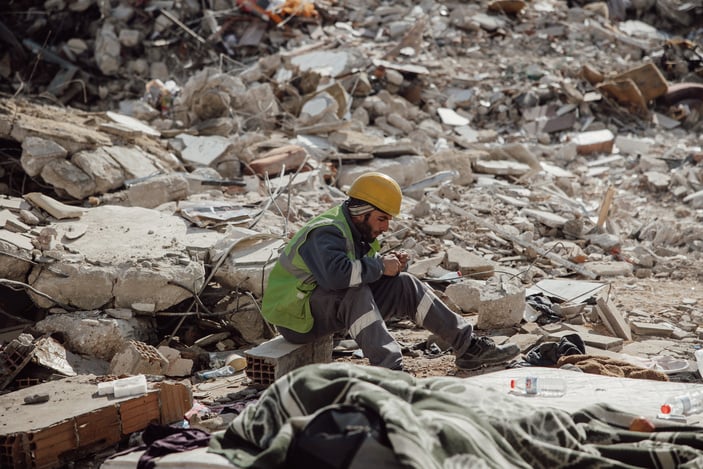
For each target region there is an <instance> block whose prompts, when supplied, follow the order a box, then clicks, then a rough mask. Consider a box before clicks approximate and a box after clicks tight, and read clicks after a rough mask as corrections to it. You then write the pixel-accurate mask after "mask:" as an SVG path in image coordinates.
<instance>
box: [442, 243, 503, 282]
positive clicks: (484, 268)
mask: <svg viewBox="0 0 703 469" xmlns="http://www.w3.org/2000/svg"><path fill="white" fill-rule="evenodd" d="M443 266H444V268H446V269H447V270H451V271H459V272H461V275H462V276H464V277H466V278H471V279H476V280H484V279H488V278H491V277H492V276H493V272H494V271H495V268H496V263H495V262H493V261H491V260H489V259H486V258H484V257H483V256H480V255H478V254H475V253H473V252H470V251H467V250H466V249H464V248H461V247H459V246H452V247H451V248H449V249H447V252H446V254H445V258H444V261H443Z"/></svg>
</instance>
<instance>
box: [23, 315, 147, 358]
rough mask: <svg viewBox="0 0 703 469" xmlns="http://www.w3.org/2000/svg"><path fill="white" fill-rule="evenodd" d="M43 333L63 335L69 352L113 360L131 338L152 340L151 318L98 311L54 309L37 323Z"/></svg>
mask: <svg viewBox="0 0 703 469" xmlns="http://www.w3.org/2000/svg"><path fill="white" fill-rule="evenodd" d="M34 330H36V331H37V332H38V333H40V334H60V335H61V337H63V340H64V345H65V347H66V348H68V349H69V350H70V351H72V352H74V353H78V354H81V355H85V356H90V357H96V358H100V359H102V360H106V361H110V360H112V358H113V357H114V355H115V354H116V353H117V352H118V351H119V350H120V349H121V348H122V347H123V345H124V343H125V342H127V341H129V340H138V341H151V340H154V339H156V337H154V336H153V332H152V326H151V321H150V320H149V319H146V318H129V319H116V318H112V317H109V316H108V315H106V314H103V313H100V312H99V311H78V312H74V313H68V312H61V311H58V310H52V314H49V315H48V316H47V317H46V318H44V319H42V320H41V321H38V322H37V323H36V324H35V325H34Z"/></svg>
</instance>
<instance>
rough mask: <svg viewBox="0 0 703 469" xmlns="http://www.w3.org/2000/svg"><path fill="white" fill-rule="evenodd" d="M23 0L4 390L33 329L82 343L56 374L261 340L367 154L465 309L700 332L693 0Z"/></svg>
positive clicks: (167, 360)
mask: <svg viewBox="0 0 703 469" xmlns="http://www.w3.org/2000/svg"><path fill="white" fill-rule="evenodd" d="M35 3H36V2H28V1H24V2H23V1H20V2H12V4H11V5H10V6H9V7H8V9H7V11H3V12H2V13H0V42H2V43H3V45H4V47H2V48H1V49H0V50H2V52H0V75H1V76H2V77H3V80H2V81H1V82H0V92H1V93H2V94H0V140H2V142H3V145H2V152H3V154H4V158H3V164H2V165H0V193H1V194H2V196H1V197H0V273H1V274H0V289H2V290H3V294H2V295H0V297H2V298H0V314H2V316H3V317H4V318H6V320H7V327H6V328H5V329H2V330H0V332H2V333H3V335H2V336H1V337H2V340H3V341H4V343H5V344H6V345H5V347H4V349H0V359H2V358H3V356H5V358H4V359H3V360H2V362H0V368H1V369H7V370H6V371H7V373H5V374H8V373H11V375H12V378H10V379H6V380H5V381H4V382H3V383H1V384H2V387H0V392H1V391H3V390H12V389H18V388H19V387H20V385H19V384H20V382H23V383H29V384H37V383H38V382H40V381H43V380H44V378H43V376H44V375H42V374H39V373H38V371H37V366H39V367H41V366H40V365H38V363H37V360H36V359H35V356H36V352H35V350H37V349H42V348H43V347H47V345H46V344H45V343H42V342H41V341H42V340H46V337H53V338H55V339H56V342H55V343H56V344H58V347H63V348H65V350H64V351H63V352H64V353H65V352H68V353H69V354H76V355H80V356H82V357H90V358H91V359H94V361H93V363H91V364H87V363H85V362H83V361H81V362H76V361H75V360H74V359H75V357H72V360H71V363H73V364H74V367H76V366H78V367H79V368H78V369H74V368H72V367H71V365H67V363H66V362H65V361H63V360H62V361H61V366H56V365H55V364H54V365H53V366H50V367H49V369H50V370H51V372H53V373H58V374H61V373H63V375H64V376H74V375H76V374H78V375H81V374H82V373H84V372H86V370H88V372H90V373H96V374H97V375H106V376H119V375H125V374H135V373H147V374H149V375H164V376H167V377H171V378H173V377H179V378H182V377H192V376H193V375H194V373H196V372H197V371H200V370H203V369H207V368H218V369H219V368H220V367H223V366H226V365H227V363H229V362H228V361H227V360H225V359H224V358H226V357H225V356H230V355H231V354H232V353H233V352H235V351H241V350H245V349H247V348H248V347H252V346H254V345H259V346H260V345H261V344H263V343H267V341H269V340H270V339H272V338H274V336H275V335H276V334H275V331H273V330H272V329H271V327H270V326H269V325H268V324H266V323H265V322H264V321H263V320H262V318H261V316H260V314H259V311H258V307H259V303H260V299H261V296H262V294H263V291H264V288H265V284H266V278H267V274H268V272H269V271H270V269H271V268H272V267H273V263H274V261H275V260H276V258H277V255H278V252H279V249H280V248H281V247H282V246H283V245H284V244H285V242H286V240H287V239H288V237H289V236H290V235H291V234H292V233H294V232H295V230H296V229H297V228H298V227H299V226H301V225H302V224H303V223H304V222H305V221H307V220H308V219H310V217H312V216H314V215H315V214H317V213H319V212H320V211H322V210H323V209H325V208H327V207H329V206H330V205H332V204H335V203H339V202H341V201H342V200H344V198H345V195H344V191H345V189H346V188H347V187H348V186H349V184H350V183H351V182H352V181H353V180H354V179H355V178H356V177H357V176H359V175H360V174H362V173H364V172H367V171H370V170H375V171H381V172H383V173H385V174H388V175H390V176H392V177H393V178H395V179H396V180H397V181H398V183H399V184H400V185H401V187H402V188H403V193H404V195H405V198H404V201H403V215H401V216H400V217H399V218H397V219H395V220H393V224H392V233H389V234H387V235H386V236H385V237H384V238H383V240H382V241H383V247H384V248H385V249H396V248H403V249H405V250H407V251H408V252H410V253H411V255H412V259H413V262H412V263H411V265H410V271H411V272H412V273H414V274H416V275H417V276H419V277H420V278H422V279H423V280H425V281H426V282H428V283H430V284H431V285H433V286H435V287H436V290H437V292H438V294H440V295H441V296H442V297H443V299H445V300H446V301H447V303H448V304H449V305H450V306H451V307H452V308H453V309H455V310H457V311H460V312H462V313H464V314H466V315H467V316H468V317H470V318H472V320H475V324H476V326H477V328H478V329H479V330H481V331H498V332H500V333H501V334H505V336H506V337H505V340H512V341H514V342H516V343H519V344H520V345H521V347H522V349H523V350H524V351H527V350H530V348H531V347H533V346H535V345H536V344H538V343H541V342H542V341H544V340H559V338H560V337H563V336H564V335H566V334H570V333H573V332H574V331H577V332H578V333H579V334H580V335H581V336H582V337H584V338H585V339H584V342H585V343H586V345H588V346H589V347H595V348H596V349H599V350H600V351H604V352H605V351H608V352H618V351H623V352H626V353H629V354H631V355H644V356H645V357H644V358H647V359H656V358H657V357H659V358H660V357H661V354H662V353H663V352H665V353H664V355H666V356H674V357H675V358H680V359H688V358H691V357H692V356H693V348H694V347H699V346H700V338H701V329H700V324H701V323H702V322H703V295H702V294H701V291H700V287H698V289H695V286H696V285H699V283H700V280H701V277H702V275H701V269H700V268H699V265H700V262H701V260H702V258H703V228H701V221H702V219H703V164H702V163H701V161H702V160H703V149H702V148H701V144H700V137H699V134H700V130H701V125H702V122H703V121H702V119H703V111H702V110H703V105H702V104H703V64H702V63H701V62H702V61H703V50H702V49H701V45H700V44H699V43H698V42H697V41H698V39H700V37H701V36H702V34H701V31H702V30H700V29H697V28H698V26H697V25H698V24H700V19H701V18H703V3H701V2H700V1H698V2H696V1H691V2H686V3H683V2H676V1H674V0H655V1H651V2H631V3H627V4H626V3H623V2H616V1H614V2H608V3H607V4H605V3H600V2H562V1H557V0H544V1H538V2H522V1H503V0H495V1H487V2H477V3H464V2H439V1H432V0H430V1H425V2H420V3H416V2H409V1H408V2H360V1H316V2H306V1H302V2H290V1H286V2H271V4H270V5H269V6H268V7H262V6H261V3H262V2H257V3H256V4H255V3H254V2H247V1H239V0H228V1H215V0H213V1H211V2H195V1H187V0H186V1H167V2H163V1H158V2H157V1H126V0H121V1H115V0H113V1H106V2H95V1H92V0H75V1H72V0H69V1H53V0H50V1H46V2H43V3H42V4H41V5H38V4H35ZM658 282H661V283H658ZM677 282H681V283H680V285H681V287H680V291H676V292H674V291H661V289H666V288H670V287H671V285H677ZM640 284H641V285H648V286H652V285H653V287H651V288H654V289H655V290H654V291H653V292H651V294H650V295H649V297H647V298H639V299H638V298H635V299H632V298H631V297H630V296H629V295H628V291H629V290H632V289H635V292H636V293H635V294H634V296H635V297H636V296H637V294H638V293H637V292H638V291H641V290H636V289H637V285H640ZM658 285H665V286H664V287H658ZM690 286H692V287H690ZM689 287H690V288H689ZM648 288H649V287H648ZM668 295H670V297H669V296H668ZM667 298H669V299H667ZM623 299H628V301H627V302H624V303H623V302H622V301H623ZM648 301H651V302H652V304H648ZM20 332H23V334H22V335H19V334H20ZM395 332H397V334H398V337H399V338H400V340H402V341H404V344H405V345H407V348H408V350H409V353H411V352H410V351H412V352H414V353H415V358H418V357H420V358H421V357H422V354H421V353H420V354H418V353H417V350H420V351H422V352H423V353H425V354H432V353H435V354H437V353H438V354H440V355H441V354H442V352H443V351H444V347H442V344H436V343H434V342H432V341H431V340H427V341H425V340H424V339H425V338H422V339H421V340H420V339H418V338H417V336H413V335H412V331H411V330H409V329H407V328H403V327H402V324H401V325H399V328H398V330H397V331H395ZM18 337H19V338H18ZM653 337H655V338H657V339H656V340H653V339H652V338H653ZM659 339H667V340H659ZM0 343H2V342H0ZM418 343H421V346H419V345H418ZM52 344H53V343H52ZM638 344H639V345H638ZM642 344H645V345H642ZM327 345H328V344H327ZM327 345H325V348H324V350H325V351H328V350H329V348H328V347H327ZM433 345H434V346H435V348H433V347H432V346H433ZM53 346H54V347H56V346H57V345H53ZM628 347H629V348H628ZM3 350H4V353H5V355H2V353H3ZM18 350H19V351H22V353H20V354H17V353H16V351H18ZM51 350H53V352H49V354H50V355H51V354H53V355H54V356H56V355H61V352H57V351H56V349H51ZM437 350H438V351H437ZM263 356H264V357H267V355H263ZM250 358H251V357H250ZM259 359H260V358H259V356H258V355H257V356H256V360H259ZM266 360H268V358H261V359H260V362H257V363H258V365H259V366H261V370H263V371H262V375H266V376H268V374H272V375H276V373H279V372H280V369H278V370H271V369H270V368H269V366H270V363H269V362H268V361H266ZM296 360H297V359H296ZM276 363H278V362H276ZM295 363H298V362H297V361H296V362H295ZM660 363H661V361H660ZM66 365H67V366H66ZM82 367H85V369H81V368H82ZM44 368H47V367H46V366H44ZM430 368H431V369H432V370H434V371H431V370H429V369H430ZM240 369H241V368H240ZM411 369H412V366H411ZM144 370H146V371H144ZM415 371H416V372H417V373H418V374H423V373H432V372H435V373H437V372H438V373H449V372H450V371H448V368H447V367H442V366H440V367H437V366H429V367H426V368H421V365H418V368H416V370H415ZM276 376H277V375H276ZM23 379H24V380H25V381H22V380H23ZM27 379H29V381H26V380H27ZM32 380H33V381H32ZM119 437H120V435H119V434H117V435H116V436H115V438H116V439H119ZM2 458H3V453H2V452H1V451H0V462H2V461H3V459H2Z"/></svg>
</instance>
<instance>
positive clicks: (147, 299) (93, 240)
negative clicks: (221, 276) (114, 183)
mask: <svg viewBox="0 0 703 469" xmlns="http://www.w3.org/2000/svg"><path fill="white" fill-rule="evenodd" d="M77 225H78V226H81V227H83V228H85V234H84V235H83V236H80V237H78V238H75V239H71V238H74V237H73V236H71V232H72V231H75V229H76V226H77ZM53 226H54V228H55V229H56V231H57V240H59V241H60V243H61V246H62V248H60V249H57V250H55V251H56V252H55V253H54V254H55V255H56V261H55V262H54V264H53V265H52V269H50V270H49V269H42V268H35V269H33V271H32V273H31V274H30V277H29V283H30V284H31V285H32V286H33V287H34V288H36V289H37V290H39V291H41V292H43V293H45V294H46V295H48V296H49V297H51V298H53V300H54V301H51V300H48V299H47V298H45V297H41V296H38V295H36V294H34V295H33V300H34V301H35V302H36V303H37V304H39V305H43V307H49V306H50V305H51V304H52V303H53V302H57V303H59V304H62V305H71V306H74V307H76V308H79V309H84V310H91V309H97V308H101V307H112V306H114V307H125V308H129V307H130V306H131V305H132V304H134V303H154V304H155V305H156V306H155V307H156V310H157V311H163V310H164V309H166V308H168V307H169V306H172V305H174V304H177V303H179V302H181V301H183V300H184V299H186V298H189V297H191V296H192V294H193V292H194V291H198V290H199V288H201V286H202V282H203V281H204V276H205V273H204V266H203V264H202V263H201V262H197V261H194V260H191V258H190V254H189V252H188V250H187V246H188V239H189V236H190V233H191V232H192V231H193V230H191V229H190V228H189V227H188V224H187V222H186V221H185V220H183V219H182V218H181V217H179V216H176V215H170V214H167V213H163V212H159V211H155V210H151V209H145V208H140V207H131V208H128V207H119V206H101V207H95V208H92V209H88V210H86V211H85V213H84V215H83V217H82V219H81V220H80V221H58V222H56V223H55V224H54V225H53ZM213 234H215V235H216V233H213ZM213 244H214V241H213Z"/></svg>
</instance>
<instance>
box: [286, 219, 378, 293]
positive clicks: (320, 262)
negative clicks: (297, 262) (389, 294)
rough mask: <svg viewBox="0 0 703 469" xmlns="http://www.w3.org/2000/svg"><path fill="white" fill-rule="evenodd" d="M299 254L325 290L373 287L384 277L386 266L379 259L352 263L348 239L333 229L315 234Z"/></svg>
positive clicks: (309, 238)
mask: <svg viewBox="0 0 703 469" xmlns="http://www.w3.org/2000/svg"><path fill="white" fill-rule="evenodd" d="M299 252H300V256H301V257H302V258H303V260H304V261H305V264H306V265H307V266H308V268H309V269H310V272H311V273H312V275H313V276H314V277H315V280H316V281H317V284H318V285H319V286H320V287H322V288H324V289H325V290H342V289H345V288H349V287H357V286H359V285H364V284H367V283H372V282H375V281H376V280H378V279H379V278H381V275H382V274H383V262H382V261H381V258H380V257H378V256H376V257H369V256H363V257H362V258H361V259H356V260H353V261H352V260H351V259H349V257H348V256H347V251H346V239H345V238H344V235H343V234H342V232H341V231H340V230H339V229H338V228H336V227H334V226H323V227H320V228H315V229H314V230H312V231H311V232H310V233H309V234H308V238H307V240H306V241H305V243H303V245H302V246H301V247H300V249H299Z"/></svg>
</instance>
